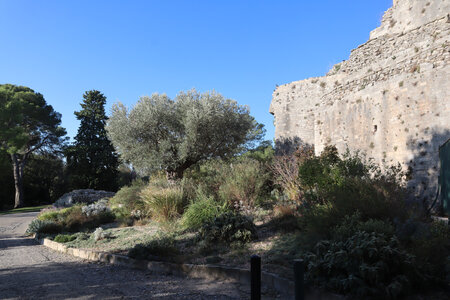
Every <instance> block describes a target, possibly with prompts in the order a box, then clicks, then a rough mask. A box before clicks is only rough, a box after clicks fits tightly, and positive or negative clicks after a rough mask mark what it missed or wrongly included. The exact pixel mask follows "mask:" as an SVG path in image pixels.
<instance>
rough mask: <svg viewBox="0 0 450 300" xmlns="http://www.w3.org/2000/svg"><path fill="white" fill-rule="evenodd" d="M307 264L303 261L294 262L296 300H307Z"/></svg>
mask: <svg viewBox="0 0 450 300" xmlns="http://www.w3.org/2000/svg"><path fill="white" fill-rule="evenodd" d="M304 274H305V264H304V262H303V259H295V260H294V280H295V300H304V299H305V284H304Z"/></svg>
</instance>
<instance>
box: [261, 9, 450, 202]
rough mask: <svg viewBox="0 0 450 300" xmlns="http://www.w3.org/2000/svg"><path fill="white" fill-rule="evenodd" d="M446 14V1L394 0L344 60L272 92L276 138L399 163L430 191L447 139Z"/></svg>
mask: <svg viewBox="0 0 450 300" xmlns="http://www.w3.org/2000/svg"><path fill="white" fill-rule="evenodd" d="M410 7H411V9H409V8H410ZM422 11H423V12H422ZM448 12H450V0H434V1H432V0H430V1H412V0H397V1H395V3H394V6H393V7H392V8H390V9H389V10H388V11H387V12H386V14H385V16H384V17H383V21H382V24H381V26H380V27H379V28H377V29H376V30H374V31H372V33H371V39H370V40H369V41H368V42H367V43H365V44H363V45H361V46H359V47H358V48H357V49H354V50H353V51H352V52H351V55H350V58H349V59H348V60H347V61H344V62H342V63H341V64H338V65H335V66H334V67H333V68H332V70H330V72H328V74H327V75H326V76H324V77H318V78H310V79H306V80H301V81H296V82H292V83H289V84H285V85H282V86H279V87H278V88H277V89H276V90H275V91H274V93H273V99H272V103H271V107H270V112H271V113H272V114H274V116H275V120H274V124H275V138H276V139H279V138H282V137H290V138H294V137H298V138H300V140H301V141H303V142H305V143H308V144H311V145H314V146H315V150H316V153H320V152H321V151H322V149H323V148H324V147H325V145H327V144H335V145H336V146H337V147H338V149H339V150H340V151H344V150H345V149H346V148H347V147H348V148H349V149H351V150H356V149H360V150H362V151H364V152H365V153H366V154H367V156H369V157H373V158H374V159H375V161H376V162H378V163H380V164H382V165H389V164H392V163H396V162H400V163H402V164H403V166H404V168H405V169H406V168H411V170H412V171H413V179H412V180H411V181H410V182H409V185H410V187H411V189H414V190H415V191H416V193H417V194H418V195H420V196H423V197H428V198H430V197H432V196H434V195H433V194H434V193H435V192H436V189H435V187H436V183H437V170H438V147H439V146H440V145H441V144H443V143H444V142H445V141H446V140H447V139H448V138H450V97H449V93H448V91H449V89H450V88H449V87H450V84H449V82H450V81H449V80H450V67H449V62H450V17H449V16H448V15H447V13H448ZM392 20H395V22H393V21H392Z"/></svg>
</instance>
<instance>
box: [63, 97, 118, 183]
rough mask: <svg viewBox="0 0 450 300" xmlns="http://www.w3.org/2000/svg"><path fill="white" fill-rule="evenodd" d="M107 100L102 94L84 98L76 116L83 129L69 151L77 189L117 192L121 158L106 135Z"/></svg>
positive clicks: (68, 163) (70, 167)
mask: <svg viewBox="0 0 450 300" xmlns="http://www.w3.org/2000/svg"><path fill="white" fill-rule="evenodd" d="M105 104H106V97H105V96H104V95H103V94H102V93H100V92H99V91H96V90H92V91H87V92H85V93H84V95H83V102H82V103H81V108H82V109H81V110H80V111H78V112H75V116H76V117H77V119H78V120H79V121H80V127H79V128H78V133H77V135H76V137H75V142H74V144H73V145H72V146H71V147H69V148H68V150H67V169H68V173H69V176H70V183H71V187H72V188H73V189H81V188H83V189H84V188H90V189H96V190H109V191H115V190H117V175H118V170H117V167H118V165H119V162H118V156H117V154H116V153H115V151H114V147H113V145H112V144H111V142H110V140H109V139H108V136H107V134H106V130H105V125H106V121H107V119H108V118H107V116H106V114H105Z"/></svg>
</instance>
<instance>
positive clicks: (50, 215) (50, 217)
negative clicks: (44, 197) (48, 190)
mask: <svg viewBox="0 0 450 300" xmlns="http://www.w3.org/2000/svg"><path fill="white" fill-rule="evenodd" d="M58 216H59V211H58V210H47V211H45V212H42V213H40V214H39V215H38V217H37V218H38V219H39V220H42V221H53V222H58Z"/></svg>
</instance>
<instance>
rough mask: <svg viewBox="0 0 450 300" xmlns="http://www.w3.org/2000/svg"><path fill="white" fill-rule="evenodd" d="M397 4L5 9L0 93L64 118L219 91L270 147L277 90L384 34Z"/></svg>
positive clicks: (220, 1)
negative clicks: (86, 96)
mask: <svg viewBox="0 0 450 300" xmlns="http://www.w3.org/2000/svg"><path fill="white" fill-rule="evenodd" d="M391 5H392V0H376V1H369V0H352V1H350V0H339V1H338V0H326V1H325V0H324V1H320V0H309V1H304V0H297V1H287V0H286V1H285V0H270V1H269V0H255V1H246V0H209V1H200V0H184V1H181V0H180V1H170V0H165V1H163V0H160V1H150V0H148V1H145V0H142V1H135V0H128V1H125V0H122V1H112V0H102V1H100V0H76V1H75V0H71V1H69V0H64V1H62V0H58V1H50V0H41V1H32V0H29V1H23V0H0V83H12V84H17V85H25V86H28V87H31V88H32V89H34V90H35V91H37V92H40V93H42V94H43V95H44V97H45V98H46V100H47V102H48V103H50V104H51V105H52V106H53V107H54V109H55V110H56V111H58V112H60V113H61V114H62V120H63V126H64V127H65V128H66V129H67V131H68V134H69V136H71V137H73V136H75V134H76V132H77V128H78V121H77V120H76V118H75V116H74V114H73V113H74V111H76V110H79V109H80V105H79V103H80V102H81V100H82V94H83V93H84V91H86V90H91V89H97V90H100V91H101V92H103V93H104V94H105V96H106V97H107V98H108V102H107V112H108V113H109V111H110V108H111V105H112V104H113V103H114V102H117V101H121V102H123V103H125V104H126V105H127V106H132V105H133V104H134V103H136V102H137V101H138V99H139V97H140V96H143V95H150V94H152V93H154V92H159V93H167V94H168V95H169V96H170V97H174V96H175V95H176V94H177V93H178V92H179V91H181V90H188V89H191V88H196V89H197V90H199V91H209V90H213V89H214V90H216V91H218V92H220V93H221V94H223V95H224V96H225V97H228V98H232V99H235V100H237V101H238V102H239V103H240V104H245V105H248V106H249V107H250V111H251V114H252V115H253V116H254V117H255V118H256V120H257V121H258V122H260V123H263V124H265V127H266V130H267V135H266V138H267V139H273V135H274V126H273V117H272V115H270V114H269V112H268V111H269V105H270V101H271V97H272V92H273V90H274V88H275V85H276V84H284V83H288V82H291V81H295V80H301V79H304V78H308V77H313V76H321V75H324V74H325V73H326V72H327V71H328V70H329V69H330V68H331V67H332V65H333V64H335V63H338V62H340V61H342V60H345V59H348V56H349V54H350V51H351V50H352V49H354V48H356V47H357V46H358V45H360V44H362V43H365V42H366V41H367V40H368V38H369V32H370V31H371V30H373V29H375V28H376V27H377V26H379V24H380V21H381V17H382V15H383V12H384V11H385V10H386V9H388V8H389V7H390V6H391Z"/></svg>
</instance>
